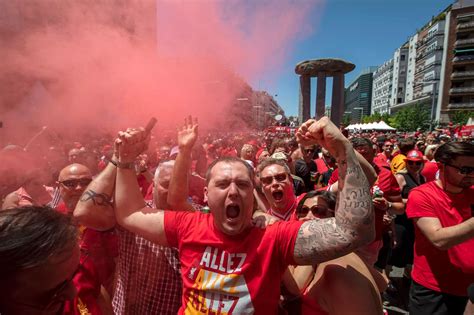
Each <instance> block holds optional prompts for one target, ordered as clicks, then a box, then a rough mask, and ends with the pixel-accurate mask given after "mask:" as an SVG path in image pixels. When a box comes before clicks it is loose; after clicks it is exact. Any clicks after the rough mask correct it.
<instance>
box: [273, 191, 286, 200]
mask: <svg viewBox="0 0 474 315" xmlns="http://www.w3.org/2000/svg"><path fill="white" fill-rule="evenodd" d="M272 196H273V199H274V200H275V201H281V200H282V199H283V192H282V191H274V192H272Z"/></svg>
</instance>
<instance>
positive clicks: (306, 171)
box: [295, 159, 318, 192]
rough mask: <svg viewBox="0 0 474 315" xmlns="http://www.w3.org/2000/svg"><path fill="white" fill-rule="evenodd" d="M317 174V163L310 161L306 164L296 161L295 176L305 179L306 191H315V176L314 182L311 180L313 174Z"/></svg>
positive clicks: (302, 161)
mask: <svg viewBox="0 0 474 315" xmlns="http://www.w3.org/2000/svg"><path fill="white" fill-rule="evenodd" d="M312 172H313V173H317V172H318V168H317V167H316V163H314V161H313V160H310V161H309V162H308V163H306V162H305V161H304V160H301V159H299V160H296V163H295V175H296V176H299V177H301V178H302V179H303V181H304V185H305V191H307V192H308V191H311V190H314V184H315V183H316V181H315V180H314V179H315V177H314V176H313V180H311V173H312Z"/></svg>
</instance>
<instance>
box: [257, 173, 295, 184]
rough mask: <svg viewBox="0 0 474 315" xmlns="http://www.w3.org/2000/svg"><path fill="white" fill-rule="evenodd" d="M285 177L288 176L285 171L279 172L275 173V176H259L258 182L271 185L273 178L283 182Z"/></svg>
mask: <svg viewBox="0 0 474 315" xmlns="http://www.w3.org/2000/svg"><path fill="white" fill-rule="evenodd" d="M287 178H288V175H287V174H286V173H280V174H276V175H275V176H265V177H260V182H261V183H262V184H263V185H271V183H273V179H275V180H276V181H277V182H280V183H281V182H284V181H285V180H286V179H287Z"/></svg>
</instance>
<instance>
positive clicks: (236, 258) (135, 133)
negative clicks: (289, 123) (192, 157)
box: [115, 117, 374, 314]
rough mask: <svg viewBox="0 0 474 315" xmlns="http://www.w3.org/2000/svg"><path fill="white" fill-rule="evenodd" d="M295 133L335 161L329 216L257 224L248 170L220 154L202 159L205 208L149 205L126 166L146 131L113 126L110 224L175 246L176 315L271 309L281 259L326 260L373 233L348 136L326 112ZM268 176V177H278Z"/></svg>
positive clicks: (287, 262)
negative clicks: (334, 198)
mask: <svg viewBox="0 0 474 315" xmlns="http://www.w3.org/2000/svg"><path fill="white" fill-rule="evenodd" d="M297 138H298V140H299V142H300V143H301V144H302V145H304V146H309V145H312V144H316V143H317V144H320V145H322V146H324V147H326V148H328V150H329V151H330V152H331V154H332V155H333V156H335V157H336V159H337V160H338V162H339V169H340V174H341V185H342V190H341V192H340V194H339V196H340V198H341V202H340V203H339V204H338V207H337V209H336V214H335V218H328V219H323V220H312V221H306V222H302V221H293V222H277V223H275V224H273V225H271V226H269V227H267V228H266V229H260V228H258V227H255V226H253V224H252V213H253V206H254V195H253V191H254V175H253V169H252V168H251V167H250V166H249V165H248V164H247V163H246V162H245V161H243V160H241V159H239V158H235V157H224V158H221V159H219V160H216V161H215V162H213V163H212V164H211V165H210V166H209V169H208V172H207V176H206V187H205V195H206V197H207V199H208V204H209V208H210V212H211V214H206V213H201V212H179V211H162V210H156V209H150V208H146V207H145V204H144V202H143V198H142V197H141V195H140V192H139V189H138V185H137V183H136V180H135V178H134V173H133V170H132V169H131V168H130V167H129V165H130V162H132V161H133V160H134V159H135V157H136V156H137V155H138V154H140V153H141V152H142V151H143V150H145V149H146V148H147V146H148V142H149V139H150V134H149V132H147V131H145V130H144V129H143V128H138V129H128V130H127V131H125V132H120V133H119V138H118V139H117V143H118V144H119V146H118V162H117V167H118V168H117V181H116V189H115V197H116V198H115V200H116V205H117V207H116V211H115V213H116V218H117V223H118V224H120V225H121V226H122V227H124V228H126V229H128V230H129V231H131V232H133V233H136V234H139V235H141V236H142V237H144V238H146V239H148V240H150V241H152V242H154V243H156V244H160V245H163V246H173V247H176V248H178V249H179V251H180V255H179V258H180V262H181V271H182V280H183V294H182V299H181V301H182V304H181V309H180V310H179V314H185V313H186V314H187V313H193V314H209V313H228V314H232V313H233V314H251V313H256V314H260V313H269V314H275V313H276V312H277V305H278V301H279V296H280V286H279V284H280V281H281V277H282V275H283V272H284V271H285V270H286V268H287V266H288V265H290V264H295V265H309V264H314V263H319V262H322V261H327V260H330V259H333V258H335V257H340V256H342V255H345V254H347V253H349V252H351V251H353V250H354V249H356V248H357V247H360V246H363V245H365V244H367V243H369V242H370V241H371V240H372V238H373V236H374V222H373V210H372V204H371V197H370V192H369V183H368V181H367V178H366V176H365V175H364V173H363V171H362V168H361V166H360V164H359V162H358V160H357V158H356V155H355V153H354V150H353V149H352V147H351V145H350V142H349V141H348V140H347V139H346V138H345V137H344V136H343V135H342V134H341V132H340V131H339V129H338V128H337V127H336V126H335V125H334V124H333V123H331V122H330V121H329V120H328V118H327V117H323V118H322V119H320V120H319V121H315V120H308V121H307V122H306V123H304V124H303V125H302V126H301V127H300V129H299V130H298V133H297ZM271 176H272V178H271V180H272V181H274V180H277V181H278V180H279V179H282V178H279V174H272V175H271ZM277 176H278V178H275V177H277Z"/></svg>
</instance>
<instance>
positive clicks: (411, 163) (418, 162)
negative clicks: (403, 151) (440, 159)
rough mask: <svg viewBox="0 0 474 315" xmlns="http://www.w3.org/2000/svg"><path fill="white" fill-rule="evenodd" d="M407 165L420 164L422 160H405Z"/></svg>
mask: <svg viewBox="0 0 474 315" xmlns="http://www.w3.org/2000/svg"><path fill="white" fill-rule="evenodd" d="M407 163H408V165H416V166H420V165H421V164H422V163H423V162H420V161H416V162H415V161H407Z"/></svg>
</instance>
